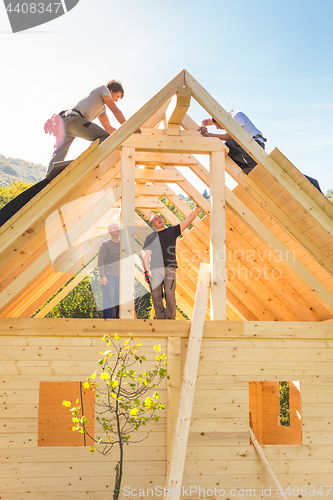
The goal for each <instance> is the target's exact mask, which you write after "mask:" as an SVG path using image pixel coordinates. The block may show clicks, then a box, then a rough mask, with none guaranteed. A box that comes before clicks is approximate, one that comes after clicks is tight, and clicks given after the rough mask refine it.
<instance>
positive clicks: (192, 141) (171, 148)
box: [123, 134, 228, 154]
mask: <svg viewBox="0 0 333 500" xmlns="http://www.w3.org/2000/svg"><path fill="white" fill-rule="evenodd" d="M123 147H125V148H135V150H136V151H145V152H153V153H154V152H156V153H160V152H170V153H197V154H207V153H211V152H212V151H225V152H227V150H228V148H227V147H226V146H225V145H224V144H223V142H222V141H220V140H219V139H212V138H211V137H209V138H206V137H192V136H181V137H180V136H163V135H151V136H147V135H143V134H135V135H132V136H131V137H130V138H129V139H126V140H125V141H124V142H123Z"/></svg>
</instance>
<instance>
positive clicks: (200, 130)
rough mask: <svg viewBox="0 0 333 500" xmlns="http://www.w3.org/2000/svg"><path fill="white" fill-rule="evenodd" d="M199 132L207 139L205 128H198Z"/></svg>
mask: <svg viewBox="0 0 333 500" xmlns="http://www.w3.org/2000/svg"><path fill="white" fill-rule="evenodd" d="M199 132H200V134H201V135H203V136H204V137H207V134H208V130H207V127H200V128H199Z"/></svg>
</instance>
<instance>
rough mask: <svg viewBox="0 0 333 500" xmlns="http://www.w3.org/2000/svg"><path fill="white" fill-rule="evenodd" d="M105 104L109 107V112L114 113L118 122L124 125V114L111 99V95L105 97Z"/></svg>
mask: <svg viewBox="0 0 333 500" xmlns="http://www.w3.org/2000/svg"><path fill="white" fill-rule="evenodd" d="M104 102H105V104H106V105H107V107H108V108H109V110H110V111H112V113H113V114H114V116H115V118H116V119H117V120H118V122H119V123H120V124H121V125H122V124H123V123H125V121H126V118H125V117H124V115H123V114H122V112H121V111H120V109H119V108H118V106H117V105H116V103H115V102H114V100H113V99H112V97H110V96H109V95H105V96H104Z"/></svg>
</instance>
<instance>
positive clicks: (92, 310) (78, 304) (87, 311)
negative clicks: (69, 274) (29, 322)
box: [36, 268, 103, 318]
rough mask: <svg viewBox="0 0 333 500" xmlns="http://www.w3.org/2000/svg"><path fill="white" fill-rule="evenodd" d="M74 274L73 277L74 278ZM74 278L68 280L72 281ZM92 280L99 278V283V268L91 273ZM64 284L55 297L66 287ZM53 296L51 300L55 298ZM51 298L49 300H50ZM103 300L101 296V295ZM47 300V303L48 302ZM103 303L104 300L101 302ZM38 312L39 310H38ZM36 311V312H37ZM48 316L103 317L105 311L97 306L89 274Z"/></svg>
mask: <svg viewBox="0 0 333 500" xmlns="http://www.w3.org/2000/svg"><path fill="white" fill-rule="evenodd" d="M74 278H75V276H73V278H72V279H74ZM72 279H71V280H70V281H69V282H68V283H70V282H71V281H72ZM90 280H92V281H95V282H96V280H98V283H99V273H98V269H97V268H95V269H94V270H93V271H92V273H91V275H90ZM65 286H66V285H64V286H63V287H62V288H61V289H60V290H59V291H58V292H57V293H56V294H55V295H53V297H55V296H56V295H58V293H59V292H60V291H61V290H63V289H64V288H65ZM96 288H98V289H100V286H96V287H94V289H96ZM100 295H101V296H102V291H101V290H100ZM53 297H51V299H50V300H52V299H53ZM50 300H49V301H48V302H50ZM100 300H101V297H100ZM48 302H47V303H48ZM101 303H102V302H101ZM37 312H38V311H37ZM37 312H36V314H37ZM46 317H47V318H102V317H103V312H102V311H98V310H97V307H96V302H95V297H94V294H93V292H92V290H91V286H90V281H89V278H88V276H86V277H85V278H84V279H83V280H82V281H81V282H80V283H79V284H78V285H76V287H75V288H73V290H72V291H71V292H69V294H68V295H66V297H65V298H64V299H63V300H62V301H61V302H59V304H57V305H56V306H55V307H54V308H53V309H52V310H51V311H50V312H49V313H48V314H47V315H46Z"/></svg>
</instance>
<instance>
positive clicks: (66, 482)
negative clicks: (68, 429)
mask: <svg viewBox="0 0 333 500" xmlns="http://www.w3.org/2000/svg"><path fill="white" fill-rule="evenodd" d="M0 326H1V335H0V345H1V348H0V353H1V354H0V356H1V360H0V374H1V377H0V384H1V386H0V401H1V405H0V464H1V465H0V476H1V477H0V498H1V500H58V499H59V500H61V499H65V498H71V500H79V499H80V500H81V499H89V500H101V499H103V500H107V499H111V498H112V490H113V478H114V471H113V469H114V464H115V461H116V454H115V453H114V454H112V455H111V456H109V457H103V456H101V455H98V454H97V453H95V454H93V455H92V454H90V453H89V452H88V449H87V448H85V447H79V446H75V447H61V446H52V447H51V446H50V447H45V446H42V447H40V446H38V431H39V418H38V415H39V389H40V382H78V381H84V380H85V377H87V376H89V375H90V374H91V373H93V372H94V371H95V370H96V366H97V363H96V360H98V358H99V353H100V350H101V347H102V346H103V342H102V341H101V337H102V335H103V334H104V333H112V331H113V332H116V331H117V332H118V333H119V334H121V335H125V334H126V333H127V332H129V331H131V332H132V333H133V334H135V336H136V337H138V338H140V342H141V343H142V344H143V350H144V351H147V357H148V358H151V357H152V356H151V355H150V354H149V353H150V352H151V351H152V349H151V346H153V345H156V344H158V343H160V344H161V347H162V350H163V351H164V352H169V374H170V376H171V378H170V380H169V381H168V383H165V384H164V386H163V387H162V388H161V390H160V393H161V399H162V401H163V402H167V411H166V412H165V416H163V417H162V418H161V420H160V421H159V422H158V423H156V424H154V432H152V433H151V434H150V436H149V438H148V439H147V440H145V441H143V442H142V443H140V444H133V445H130V446H128V447H126V449H125V454H126V455H125V460H126V463H125V477H124V480H123V486H128V487H130V489H132V490H133V489H134V490H138V489H140V488H142V489H144V490H145V496H143V495H137V496H135V495H134V494H133V495H129V496H124V495H122V498H131V499H134V498H136V499H138V498H147V496H148V497H150V498H153V497H156V498H158V496H157V495H156V494H155V495H153V491H151V492H149V493H148V495H147V489H148V488H150V489H153V488H155V487H157V486H161V487H163V486H164V483H165V478H166V471H167V454H168V453H169V452H170V446H171V441H170V439H171V437H170V436H171V434H170V430H168V422H172V421H173V420H174V418H175V415H176V413H177V408H176V405H175V404H172V403H173V401H176V399H177V391H178V390H179V383H180V370H178V368H180V367H181V366H182V365H183V364H184V360H185V356H186V346H187V337H188V334H189V327H190V323H189V322H186V321H174V322H172V321H163V322H158V321H141V320H136V321H135V320H128V321H126V320H119V321H117V320H113V321H110V322H106V321H103V320H74V319H73V320H52V319H20V318H3V319H1V320H0ZM111 327H112V329H111ZM279 380H290V381H291V380H297V381H300V382H301V407H302V445H298V446H297V445H281V446H276V445H275V446H274V445H266V446H263V448H264V450H265V453H266V456H267V458H268V460H269V462H270V464H271V466H272V468H273V470H274V472H275V473H276V475H277V477H278V479H279V481H280V483H281V484H282V485H283V487H284V488H287V487H288V486H291V491H293V490H292V488H293V487H295V488H296V489H294V493H295V495H293V494H291V497H290V498H293V496H295V497H298V495H296V493H297V492H298V490H297V487H298V488H299V494H301V487H302V486H303V495H302V496H308V497H310V496H311V497H312V498H319V497H320V498H323V497H326V496H328V497H331V498H332V497H333V491H332V490H333V488H332V490H331V491H330V493H329V494H328V495H327V492H328V489H327V488H325V486H329V485H330V484H332V477H333V462H332V445H333V423H332V419H333V403H332V401H333V326H332V324H323V323H321V324H314V323H283V324H281V323H280V324H277V323H265V322H260V323H254V322H222V321H221V322H217V321H209V322H206V324H205V330H204V338H203V343H202V349H201V354H200V361H199V370H198V379H197V384H196V392H195V399H194V406H193V412H192V418H191V427H190V435H189V442H188V448H187V457H186V463H185V472H184V480H183V485H184V486H185V487H186V488H189V487H190V486H192V487H193V488H195V487H197V488H199V487H200V488H201V489H202V490H206V496H213V498H214V497H216V498H221V497H222V498H241V497H244V496H250V493H248V494H247V495H245V493H244V492H245V490H246V489H254V490H255V492H252V494H251V496H256V497H257V498H258V497H261V493H262V490H261V488H262V487H263V488H265V489H266V490H267V489H269V488H270V487H272V490H271V493H270V494H267V495H266V496H270V497H271V498H281V497H279V496H276V494H275V490H274V488H273V485H272V482H271V479H270V477H269V475H268V474H267V472H266V470H265V467H264V465H263V463H262V462H261V460H260V458H259V456H258V455H257V452H256V450H255V449H254V447H253V446H252V445H251V444H250V439H249V432H248V426H249V382H254V381H256V382H260V381H262V382H265V381H266V382H268V381H271V382H274V381H276V382H277V381H279ZM64 399H65V398H64ZM59 432H60V426H59ZM140 436H142V437H143V433H141V431H140ZM311 486H312V487H314V489H311V490H310V487H311ZM320 486H322V487H323V489H322V493H323V494H322V495H320V490H319V488H320ZM215 487H216V488H217V491H218V490H219V489H224V490H225V492H226V494H225V495H224V497H223V496H222V495H221V496H220V497H219V496H218V495H217V496H216V495H214V494H213V495H208V494H207V490H208V489H214V488H215ZM232 488H234V489H236V491H237V489H240V490H241V492H240V493H239V494H238V493H236V494H230V489H232ZM242 490H243V491H244V492H243V494H242ZM268 491H269V490H268ZM310 492H311V493H315V494H311V495H310ZM138 493H139V492H138ZM306 493H307V494H306ZM198 496H199V495H198V493H195V492H194V490H192V498H196V497H198ZM201 496H203V492H202V495H201Z"/></svg>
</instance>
